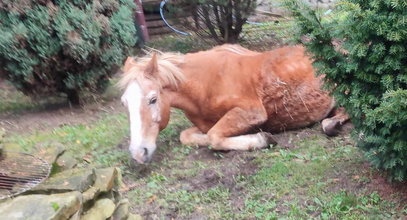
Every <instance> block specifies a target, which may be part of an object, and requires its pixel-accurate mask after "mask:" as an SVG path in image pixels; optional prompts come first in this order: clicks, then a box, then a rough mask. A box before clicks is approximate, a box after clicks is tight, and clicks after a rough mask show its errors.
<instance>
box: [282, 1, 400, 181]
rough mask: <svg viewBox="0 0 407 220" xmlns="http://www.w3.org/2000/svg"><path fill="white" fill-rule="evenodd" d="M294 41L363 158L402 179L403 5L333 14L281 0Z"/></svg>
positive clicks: (349, 6) (350, 5)
mask: <svg viewBox="0 0 407 220" xmlns="http://www.w3.org/2000/svg"><path fill="white" fill-rule="evenodd" d="M285 5H286V6H287V8H288V9H289V11H291V13H292V15H293V17H294V19H295V23H296V30H297V34H296V37H295V38H296V40H297V41H298V42H301V43H303V44H304V45H305V46H306V48H307V49H308V51H309V53H310V54H311V56H312V57H313V59H314V66H315V67H316V69H317V71H318V74H325V85H326V88H327V89H328V90H330V91H332V95H333V96H334V97H335V99H336V101H337V103H338V105H342V106H344V107H345V108H346V110H347V112H348V113H349V114H350V116H351V118H352V122H353V124H354V125H355V130H356V132H355V136H354V137H355V139H356V140H357V141H358V145H359V146H360V147H361V148H362V149H364V150H366V156H367V158H368V159H369V160H370V161H371V162H372V164H373V165H375V166H376V167H378V168H381V169H384V170H386V171H388V173H389V174H390V176H391V177H392V178H393V179H395V180H398V181H402V180H405V179H406V178H407V1H399V0H344V1H340V2H337V5H336V7H335V8H334V9H333V10H332V12H330V11H327V10H326V9H325V10H323V11H318V10H315V9H311V8H310V7H308V6H307V5H306V4H304V3H302V2H301V1H297V0H286V1H285Z"/></svg>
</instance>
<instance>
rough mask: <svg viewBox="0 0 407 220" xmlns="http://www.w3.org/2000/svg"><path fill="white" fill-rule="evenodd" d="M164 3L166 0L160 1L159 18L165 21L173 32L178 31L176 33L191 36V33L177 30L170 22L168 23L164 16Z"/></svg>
mask: <svg viewBox="0 0 407 220" xmlns="http://www.w3.org/2000/svg"><path fill="white" fill-rule="evenodd" d="M165 3H167V0H163V1H161V3H160V15H161V18H162V19H163V21H164V23H165V24H166V25H167V26H168V27H169V28H170V29H171V30H173V31H174V32H176V33H178V34H182V35H184V36H191V35H192V34H190V33H186V32H183V31H179V30H177V29H175V28H173V27H172V26H171V25H170V24H168V22H167V20H166V19H165V17H164V5H165Z"/></svg>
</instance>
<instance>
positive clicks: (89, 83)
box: [0, 0, 137, 104]
mask: <svg viewBox="0 0 407 220" xmlns="http://www.w3.org/2000/svg"><path fill="white" fill-rule="evenodd" d="M134 9H135V4H134V3H133V1H132V0H73V1H71V0H2V1H0V77H2V78H6V79H7V80H9V81H10V82H11V83H12V84H13V85H14V86H15V87H16V88H17V89H19V90H21V91H23V92H24V93H26V94H28V95H31V96H47V95H57V94H66V95H67V97H68V99H69V100H70V101H71V102H72V103H73V104H78V103H79V94H80V91H83V90H87V91H92V92H97V91H103V89H104V88H105V87H106V85H107V84H108V81H109V76H111V75H112V74H114V73H115V69H116V68H117V67H118V66H120V65H121V64H122V62H123V59H124V58H125V57H126V56H127V55H128V53H129V51H130V50H131V49H132V48H133V47H134V46H135V44H136V42H137V34H136V27H135V24H134V16H133V15H134Z"/></svg>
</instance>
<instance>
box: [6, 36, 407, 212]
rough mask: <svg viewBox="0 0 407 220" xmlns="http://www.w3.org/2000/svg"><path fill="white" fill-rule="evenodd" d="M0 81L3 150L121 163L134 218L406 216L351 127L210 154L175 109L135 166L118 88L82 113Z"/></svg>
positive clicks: (92, 163) (395, 189) (88, 163)
mask: <svg viewBox="0 0 407 220" xmlns="http://www.w3.org/2000/svg"><path fill="white" fill-rule="evenodd" d="M177 41H180V40H179V39H177V38H176V37H175V38H172V39H171V38H168V39H165V41H164V43H163V42H155V44H153V45H151V46H154V45H159V44H160V43H161V44H165V45H168V44H169V43H173V42H177ZM190 43H193V42H190ZM180 47H181V50H183V52H185V50H186V49H188V48H189V46H188V45H180ZM171 49H174V48H171ZM176 49H177V48H175V50H176ZM0 84H3V87H1V86H0V88H2V93H1V95H0V127H3V128H4V129H5V130H6V136H5V137H4V139H3V144H4V145H5V147H6V149H13V150H16V149H17V150H19V151H25V152H30V151H31V150H32V149H33V148H34V147H36V146H47V145H50V144H52V143H55V142H58V143H61V144H63V145H65V146H66V147H67V152H66V154H68V155H70V156H71V157H73V158H75V160H77V162H78V164H77V166H78V167H109V166H116V167H120V168H121V169H122V173H123V175H124V178H123V181H124V183H125V185H124V186H123V187H122V188H123V189H122V193H123V194H124V196H126V197H128V199H129V200H130V202H131V212H133V213H135V214H140V215H142V216H144V217H145V218H147V219H406V218H407V206H406V205H405V204H406V202H407V201H406V195H407V193H406V190H405V187H402V185H401V184H396V183H388V182H387V181H386V175H385V173H381V172H379V171H377V170H376V169H374V168H372V167H370V166H369V164H368V163H367V162H366V161H365V159H364V157H363V152H361V151H360V150H359V149H358V148H356V147H355V143H354V142H353V141H352V139H351V137H350V133H349V129H348V130H347V131H344V132H343V133H342V134H341V135H340V136H338V137H334V138H330V137H327V136H325V135H324V134H323V133H322V132H321V129H320V125H319V124H316V125H314V126H312V127H309V128H304V129H300V130H296V131H288V132H286V133H282V134H276V138H277V139H278V140H279V144H278V145H276V146H272V147H270V148H269V149H265V150H258V151H252V152H236V151H231V152H215V151H212V150H210V149H209V148H205V147H201V148H198V147H195V146H182V145H181V144H180V142H179V140H178V136H179V132H180V131H181V130H182V129H185V128H187V127H189V126H190V122H188V120H186V118H185V117H184V115H183V114H182V112H180V111H178V110H174V111H172V117H171V121H170V124H169V126H168V127H167V128H166V129H165V130H164V131H162V132H161V134H160V136H159V140H158V147H159V149H158V152H157V153H156V155H155V157H154V159H153V161H152V163H151V164H149V165H146V166H140V165H134V164H133V163H132V162H130V160H129V154H128V150H127V145H128V139H129V128H128V127H129V125H128V120H127V115H126V114H125V109H124V108H123V107H121V105H120V101H119V95H120V91H117V90H116V89H115V87H111V88H110V89H109V91H108V93H109V94H108V95H104V96H103V97H102V98H96V99H90V100H89V101H88V104H86V105H85V106H84V107H82V108H80V109H71V108H70V107H69V106H63V105H62V107H58V108H57V109H55V108H51V109H50V108H49V106H48V105H47V104H44V103H39V102H34V101H31V100H30V99H29V98H28V97H26V96H24V95H23V94H21V93H18V92H16V91H15V90H14V89H12V88H10V87H7V86H4V82H0ZM112 91H113V92H112ZM23 119H24V120H23ZM27 124H30V125H31V126H26V125H27ZM0 129H1V128H0ZM54 171H55V169H54ZM55 172H56V171H55Z"/></svg>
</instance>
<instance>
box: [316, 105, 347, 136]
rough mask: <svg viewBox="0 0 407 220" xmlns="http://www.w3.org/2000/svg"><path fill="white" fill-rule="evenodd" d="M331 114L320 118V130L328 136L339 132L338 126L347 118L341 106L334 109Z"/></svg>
mask: <svg viewBox="0 0 407 220" xmlns="http://www.w3.org/2000/svg"><path fill="white" fill-rule="evenodd" d="M331 115H333V116H332V117H330V118H326V119H324V120H322V122H321V125H322V130H323V131H324V133H325V134H326V135H328V136H336V135H338V133H339V128H340V127H341V126H342V125H343V124H344V123H345V122H347V121H348V120H349V116H348V114H346V112H345V109H344V108H342V107H341V108H337V109H334V110H333V114H331Z"/></svg>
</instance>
